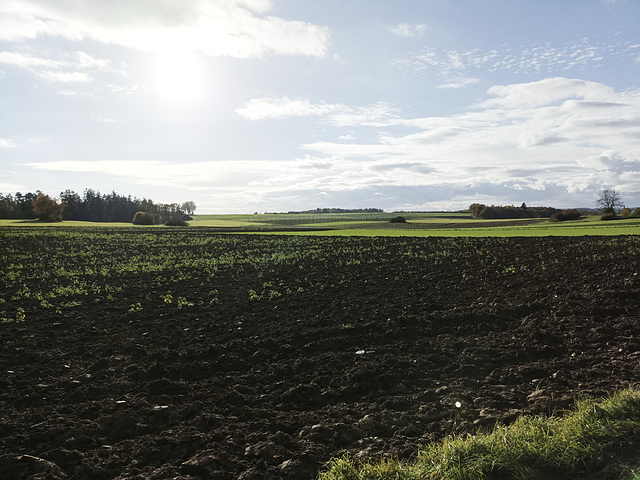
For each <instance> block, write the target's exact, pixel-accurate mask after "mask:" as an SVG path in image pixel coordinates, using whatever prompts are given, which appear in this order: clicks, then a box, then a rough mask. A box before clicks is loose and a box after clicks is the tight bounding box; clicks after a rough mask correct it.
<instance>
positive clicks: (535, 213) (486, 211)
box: [469, 203, 560, 219]
mask: <svg viewBox="0 0 640 480" xmlns="http://www.w3.org/2000/svg"><path fill="white" fill-rule="evenodd" d="M559 211H560V210H559V209H557V208H553V207H527V205H526V204H524V203H523V204H522V205H521V206H520V207H514V206H512V205H507V206H496V205H483V204H481V203H474V204H472V205H470V206H469V214H470V215H471V216H472V217H473V218H483V219H512V218H549V217H551V216H552V215H553V214H555V213H557V212H559Z"/></svg>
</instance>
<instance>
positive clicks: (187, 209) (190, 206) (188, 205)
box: [182, 201, 196, 216]
mask: <svg viewBox="0 0 640 480" xmlns="http://www.w3.org/2000/svg"><path fill="white" fill-rule="evenodd" d="M182 210H183V211H184V213H186V214H187V215H189V216H191V215H193V214H194V213H196V204H195V203H193V202H191V201H189V202H184V203H183V204H182Z"/></svg>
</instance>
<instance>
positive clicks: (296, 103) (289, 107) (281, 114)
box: [236, 97, 347, 120]
mask: <svg viewBox="0 0 640 480" xmlns="http://www.w3.org/2000/svg"><path fill="white" fill-rule="evenodd" d="M346 109H347V107H346V106H344V105H339V104H338V105H331V104H325V103H321V104H317V105H314V104H312V103H311V102H310V101H309V100H308V99H306V98H289V97H282V98H254V99H251V100H249V101H248V102H247V103H245V104H244V105H243V106H242V107H240V108H238V109H236V113H238V114H239V115H242V116H243V117H245V118H248V119H249V120H263V119H269V118H286V117H303V116H311V115H318V116H326V115H329V114H331V113H335V112H338V111H342V110H346Z"/></svg>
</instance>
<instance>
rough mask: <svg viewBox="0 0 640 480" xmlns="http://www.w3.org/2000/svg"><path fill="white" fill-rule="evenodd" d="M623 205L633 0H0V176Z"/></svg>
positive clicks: (241, 199)
mask: <svg viewBox="0 0 640 480" xmlns="http://www.w3.org/2000/svg"><path fill="white" fill-rule="evenodd" d="M87 188H91V189H93V190H96V191H100V192H101V193H110V192H112V191H115V192H117V193H118V194H120V195H132V196H134V197H138V198H149V199H152V200H153V201H154V202H160V203H182V202H185V201H193V202H195V203H196V205H197V206H198V209H197V213H200V214H206V213H253V212H260V213H262V212H282V211H300V210H307V209H315V208H324V207H338V208H381V209H384V210H385V211H400V210H403V211H424V210H428V211H434V210H438V211H442V210H459V209H465V208H467V207H468V206H469V205H470V204H472V203H484V204H487V205H490V204H494V205H518V206H519V205H521V204H522V203H523V202H524V203H526V204H527V205H529V206H541V205H544V206H553V207H557V208H570V207H595V201H596V199H597V196H598V193H599V192H600V191H602V190H603V189H609V188H615V189H616V190H617V191H618V192H619V194H620V197H621V199H622V201H623V203H625V204H626V206H628V207H638V206H640V0H537V1H531V0H394V1H393V2H392V1H389V0H323V1H321V2H319V1H313V0H110V1H108V2H107V1H104V0H2V2H0V192H2V193H3V194H5V195H6V194H9V193H16V192H21V193H26V192H35V191H36V190H41V191H42V192H44V193H47V194H49V195H51V196H53V197H56V196H59V194H60V192H62V191H64V190H67V189H71V190H75V191H76V192H78V193H82V192H83V191H84V190H85V189H87Z"/></svg>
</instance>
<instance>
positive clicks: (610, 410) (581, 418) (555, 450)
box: [319, 388, 640, 480]
mask: <svg viewBox="0 0 640 480" xmlns="http://www.w3.org/2000/svg"><path fill="white" fill-rule="evenodd" d="M639 447H640V390H637V389H631V388H630V389H626V390H623V391H621V392H618V393H615V394H613V395H611V396H609V397H608V398H606V399H604V400H600V401H596V400H592V399H590V400H589V399H588V400H582V401H578V402H576V405H575V407H574V408H573V409H572V410H571V411H569V412H566V413H565V414H563V415H561V416H552V417H542V416H537V417H530V416H523V417H521V418H519V419H518V420H516V421H515V422H514V423H513V424H511V425H509V426H501V425H498V426H496V427H495V428H494V429H493V431H492V432H491V433H487V434H479V435H467V436H452V437H448V438H446V439H445V440H444V441H442V442H441V443H434V444H430V445H428V446H427V447H425V448H423V449H421V450H419V452H418V455H417V457H416V459H415V460H414V461H411V462H408V461H395V460H388V459H385V460H382V461H379V462H377V463H364V462H359V461H355V460H352V459H351V458H349V457H348V456H344V457H342V458H334V459H332V460H331V461H330V462H329V463H328V464H327V466H326V469H325V471H323V472H321V473H320V475H319V480H382V479H384V480H390V479H394V480H404V479H407V480H409V479H411V480H418V479H419V480H426V479H428V480H490V479H491V480H555V479H558V480H560V479H562V480H574V479H575V480H591V479H593V480H596V479H598V480H608V479H611V480H614V479H615V480H621V479H624V480H631V479H635V480H638V479H639V478H640V475H639V474H638V471H639V470H640V469H638V468H635V470H634V467H637V466H638V465H640V448H639Z"/></svg>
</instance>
